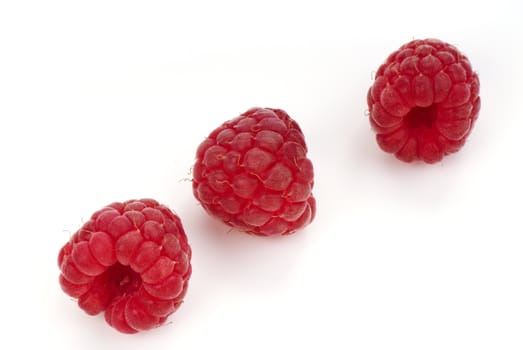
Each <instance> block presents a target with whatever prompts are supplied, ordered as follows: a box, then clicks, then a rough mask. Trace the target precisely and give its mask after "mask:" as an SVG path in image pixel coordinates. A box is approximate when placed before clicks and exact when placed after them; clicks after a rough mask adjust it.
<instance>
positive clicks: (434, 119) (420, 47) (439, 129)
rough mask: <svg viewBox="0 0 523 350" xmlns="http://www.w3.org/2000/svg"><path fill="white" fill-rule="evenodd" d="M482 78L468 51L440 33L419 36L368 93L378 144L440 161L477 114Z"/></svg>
mask: <svg viewBox="0 0 523 350" xmlns="http://www.w3.org/2000/svg"><path fill="white" fill-rule="evenodd" d="M478 94H479V79H478V76H477V75H476V73H475V72H473V71H472V68H471V65H470V62H469V60H468V59H467V57H465V56H464V55H463V54H462V53H460V52H459V51H458V50H457V49H456V48H455V47H454V46H452V45H450V44H447V43H444V42H442V41H439V40H436V39H426V40H414V41H411V42H409V43H407V44H405V45H403V46H402V47H400V49H399V50H397V51H395V52H393V53H392V54H391V55H390V56H389V57H388V58H387V60H386V61H385V63H384V64H382V65H381V67H380V68H379V69H378V72H377V73H376V80H375V81H374V84H373V85H372V87H371V88H370V89H369V92H368V94H367V103H368V105H369V111H370V122H371V125H372V127H373V129H374V130H375V132H376V134H377V135H376V140H377V142H378V145H379V146H380V147H381V149H383V150H384V151H385V152H389V153H394V154H395V155H396V157H397V158H398V159H400V160H403V161H405V162H411V161H413V160H417V159H419V160H422V161H424V162H426V163H435V162H438V161H440V160H441V159H442V158H443V156H445V155H447V154H450V153H453V152H457V151H458V150H459V149H460V148H461V147H462V146H463V144H464V143H465V140H466V138H467V136H468V135H469V134H470V131H471V129H472V126H473V125H474V122H475V121H476V119H477V116H478V112H479V108H480V98H479V96H478Z"/></svg>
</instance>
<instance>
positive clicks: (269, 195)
mask: <svg viewBox="0 0 523 350" xmlns="http://www.w3.org/2000/svg"><path fill="white" fill-rule="evenodd" d="M313 177H314V173H313V166H312V162H311V161H310V159H308V158H307V145H306V143H305V137H304V135H303V133H302V131H301V129H300V127H299V125H298V123H297V122H296V121H295V120H293V119H291V117H289V115H288V114H287V113H286V112H285V111H283V110H281V109H273V108H252V109H250V110H248V111H247V112H245V113H243V114H241V115H240V116H238V117H236V118H234V119H232V120H229V121H227V122H225V123H223V124H222V125H221V126H219V127H218V128H216V129H215V130H214V131H212V132H211V133H210V134H209V136H208V137H207V138H206V139H205V140H204V141H203V142H202V143H201V144H200V146H199V147H198V150H197V152H196V162H195V164H194V167H193V183H192V184H193V193H194V196H195V197H196V199H197V200H198V201H199V202H200V203H201V205H202V207H203V208H204V209H205V210H206V211H207V212H208V213H209V214H210V215H212V216H214V217H217V218H219V219H221V220H222V221H223V222H225V223H226V224H228V225H230V226H232V227H234V228H237V229H239V230H241V231H244V232H247V233H251V234H254V235H260V236H275V235H286V234H290V233H293V232H295V231H296V230H298V229H300V228H302V227H304V226H306V225H307V224H309V223H310V222H311V221H312V220H313V218H314V216H315V212H316V202H315V199H314V197H313V195H312V188H313V185H314V181H313Z"/></svg>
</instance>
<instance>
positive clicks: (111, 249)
mask: <svg viewBox="0 0 523 350" xmlns="http://www.w3.org/2000/svg"><path fill="white" fill-rule="evenodd" d="M190 261H191V248H190V247H189V244H188V242H187V237H186V236H185V232H184V230H183V227H182V223H181V222H180V219H179V218H178V216H176V215H175V214H173V213H172V212H171V211H170V210H169V209H168V208H167V207H165V206H163V205H161V204H158V203H157V202H156V201H154V200H152V199H142V200H130V201H127V202H124V203H113V204H111V205H109V206H107V207H104V208H103V209H101V210H99V211H97V212H96V213H94V214H93V215H92V216H91V218H90V219H89V221H87V222H86V223H85V224H84V225H83V226H82V227H81V228H80V229H79V230H78V231H77V232H76V233H75V234H74V235H73V236H72V237H71V239H70V241H69V242H67V243H66V244H65V245H64V246H63V247H62V249H60V253H59V254H58V265H59V267H60V270H61V274H60V279H59V280H60V286H61V287H62V289H63V291H64V292H65V293H67V294H68V295H70V296H71V297H73V298H77V299H78V305H79V306H80V308H82V309H83V310H84V311H85V312H86V313H88V314H89V315H96V314H98V313H100V312H102V311H105V320H106V321H107V323H109V324H110V325H111V326H112V327H114V328H116V329H117V330H118V331H120V332H123V333H136V332H138V331H143V330H147V329H151V328H154V327H157V326H159V325H161V324H163V323H164V322H165V320H166V319H167V317H168V316H169V315H170V314H172V313H173V312H174V311H176V309H177V308H178V307H179V306H180V304H181V303H182V301H183V298H184V296H185V293H186V291H187V286H188V281H189V277H190V276H191V263H190Z"/></svg>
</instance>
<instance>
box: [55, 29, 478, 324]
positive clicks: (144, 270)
mask: <svg viewBox="0 0 523 350" xmlns="http://www.w3.org/2000/svg"><path fill="white" fill-rule="evenodd" d="M367 103H368V107H369V119H370V124H371V126H372V128H373V130H374V131H375V133H376V140H377V143H378V145H379V147H381V149H383V150H384V151H385V152H388V153H393V154H394V155H395V156H396V157H397V158H398V159H400V160H402V161H405V162H411V161H415V160H420V161H424V162H426V163H434V162H438V161H440V160H441V159H442V158H443V157H444V156H446V155H447V154H450V153H453V152H456V151H458V150H459V149H460V148H461V147H462V146H463V144H464V143H465V140H466V138H467V137H468V135H469V134H470V132H471V130H472V127H473V125H474V122H475V121H476V119H477V116H478V112H479V108H480V98H479V80H478V76H477V74H476V73H474V72H473V70H472V68H471V65H470V62H469V61H468V59H467V58H466V57H465V56H464V55H463V54H462V53H460V52H459V51H458V50H457V49H456V48H455V47H453V46H451V45H449V44H447V43H444V42H442V41H439V40H435V39H428V40H414V41H412V42H410V43H407V44H405V45H403V46H402V47H401V48H400V49H399V50H397V51H395V52H393V53H392V54H391V55H390V56H389V57H388V58H387V59H386V61H385V63H383V64H382V65H381V66H380V67H379V69H378V71H377V73H376V79H375V81H374V83H373V85H372V86H371V87H370V89H369V90H368V95H367ZM313 186H314V170H313V165H312V162H311V160H310V159H309V158H307V145H306V143H305V137H304V135H303V132H302V130H301V129H300V126H299V125H298V123H297V122H296V121H295V120H293V119H292V118H291V117H290V116H289V115H288V114H287V113H286V112H285V111H283V110H281V109H272V108H252V109H250V110H248V111H247V112H245V113H243V114H241V115H240V116H238V117H236V118H234V119H232V120H229V121H227V122H225V123H223V124H222V125H221V126H219V127H218V128H216V129H215V130H214V131H212V132H211V133H210V134H209V135H208V136H207V138H206V139H205V140H204V141H203V142H202V143H201V144H200V146H199V147H198V148H197V151H196V161H195V164H194V167H193V181H192V188H193V194H194V197H195V198H196V199H197V200H198V201H199V202H200V203H201V205H202V207H203V208H204V209H205V211H207V212H208V213H209V214H210V215H211V216H214V217H216V218H218V219H220V220H221V221H223V222H224V223H225V224H227V225H229V226H231V227H233V228H236V229H238V230H240V231H244V232H247V233H250V234H254V235H259V236H275V235H287V234H291V233H293V232H295V231H297V230H299V229H300V228H303V227H305V226H306V225H308V224H309V223H310V222H312V221H313V219H314V217H315V213H316V201H315V199H314V197H313V195H312V190H313ZM58 265H59V268H60V272H61V273H60V278H59V281H60V286H61V287H62V289H63V291H64V292H65V293H66V294H68V295H69V296H71V297H73V298H75V299H78V305H79V307H80V308H81V309H83V310H84V311H85V312H86V313H87V314H89V315H96V314H99V313H102V312H103V313H104V316H105V320H106V321H107V323H108V324H109V325H111V326H112V327H114V328H115V329H117V330H118V331H120V332H123V333H136V332H138V331H144V330H149V329H151V328H155V327H158V326H160V325H161V324H163V323H164V322H165V321H166V319H167V317H168V316H169V315H171V314H172V313H173V312H175V311H176V310H177V309H178V307H179V306H180V305H181V303H182V302H183V299H184V297H185V294H186V292H187V287H188V283H189V278H190V276H191V271H192V270H191V248H190V246H189V243H188V240H187V236H186V234H185V231H184V228H183V226H182V223H181V220H180V218H179V217H178V216H177V215H176V214H174V213H173V212H172V211H171V210H170V209H169V208H167V207H166V206H164V205H162V204H159V203H158V202H156V201H155V200H153V199H141V200H129V201H126V202H123V203H120V202H116V203H112V204H110V205H107V206H105V207H103V208H102V209H100V210H99V211H97V212H95V213H94V214H93V215H92V216H91V218H90V219H89V220H88V221H87V222H86V223H85V224H84V225H83V226H82V227H81V228H80V229H79V230H78V231H77V232H76V233H74V234H73V236H72V237H71V238H70V240H69V241H68V242H67V243H66V244H65V245H64V246H63V247H62V248H61V249H60V252H59V255H58Z"/></svg>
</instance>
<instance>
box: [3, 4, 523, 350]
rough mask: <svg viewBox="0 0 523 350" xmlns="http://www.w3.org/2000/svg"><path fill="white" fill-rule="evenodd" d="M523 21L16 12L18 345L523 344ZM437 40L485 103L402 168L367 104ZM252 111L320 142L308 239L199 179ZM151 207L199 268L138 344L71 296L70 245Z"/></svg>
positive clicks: (488, 7)
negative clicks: (280, 114) (445, 146)
mask: <svg viewBox="0 0 523 350" xmlns="http://www.w3.org/2000/svg"><path fill="white" fill-rule="evenodd" d="M472 4H473V5H472ZM522 14H523V5H522V3H521V1H518V0H513V1H502V0H499V1H495V2H476V3H472V2H471V3H467V2H464V3H461V2H458V1H454V0H453V1H437V2H435V1H433V2H429V3H426V4H425V3H420V2H418V1H354V2H349V1H338V2H336V1H316V2H312V1H310V2H295V3H290V2H285V1H259V2H256V3H255V2H251V1H183V2H182V1H179V2H176V1H164V2H152V1H143V2H139V1H87V2H78V1H65V0H64V1H32V2H31V1H14V0H13V1H9V0H7V1H3V2H2V3H1V4H0V118H1V126H0V150H1V151H0V157H1V163H2V171H1V174H0V177H1V182H0V190H1V197H2V201H1V204H0V210H1V211H0V212H1V215H2V233H3V235H2V237H3V238H2V253H1V255H0V259H1V264H2V271H3V275H2V288H1V289H0V303H1V305H2V307H1V308H2V312H1V313H0V321H1V322H2V324H1V327H2V334H3V336H2V343H3V344H15V345H14V347H15V348H27V346H33V347H36V348H50V349H51V348H52V349H100V350H101V349H126V350H131V349H155V350H160V349H207V348H216V349H231V350H232V349H283V348H292V349H298V348H322V349H380V350H381V349H402V350H406V349H422V350H427V349H438V350H439V349H446V350H451V349H460V350H462V349H475V350H477V349H503V350H511V349H522V348H523V331H522V329H523V316H522V315H523V279H522V277H523V276H522V273H523V253H522V252H523V238H522V234H523V229H522V223H521V208H522V207H521V198H522V197H523V185H522V180H521V179H522V177H523V171H522V170H521V159H522V158H521V151H522V147H523V138H522V137H521V135H522V132H523V121H522V120H523V118H522V116H523V108H522V102H521V101H522V100H521V98H522V96H523V90H522V88H521V86H522V84H521V82H522V80H523V70H522V68H521V67H522V64H521V62H522V60H523V48H522V45H523V44H522V41H521V34H522V24H521V16H522ZM426 37H436V38H440V39H442V40H445V41H448V42H450V43H453V44H455V45H456V46H458V48H460V49H461V50H462V51H463V52H464V53H465V54H466V55H468V57H469V58H470V60H471V62H472V64H473V67H474V69H475V70H476V71H477V72H478V73H479V76H480V80H481V97H482V102H483V104H482V110H481V112H480V117H479V120H478V122H477V124H476V127H475V129H474V131H473V133H472V135H471V137H470V138H469V141H468V142H467V144H466V146H465V147H464V148H463V149H462V150H461V151H460V152H459V153H458V154H456V155H453V156H450V157H447V158H445V159H444V161H443V162H441V163H439V164H437V165H432V166H428V165H420V164H416V165H408V164H404V163H401V162H399V161H397V160H395V159H394V158H393V157H392V156H390V155H387V154H385V153H383V152H382V151H380V150H379V149H378V147H377V145H376V143H375V141H374V136H373V134H372V132H371V131H370V127H369V124H368V121H367V118H366V117H365V109H366V100H365V96H366V92H367V89H368V87H369V86H370V84H371V83H372V80H371V76H372V72H373V71H374V70H376V69H377V68H378V66H379V65H380V64H381V63H382V62H383V60H384V59H385V58H386V57H387V55H388V54H389V53H390V52H392V51H393V50H395V49H397V48H398V47H399V46H400V45H401V44H403V43H405V42H407V41H409V40H411V39H412V38H426ZM252 106H265V107H278V108H283V109H285V110H286V111H287V112H288V113H289V114H290V115H291V116H292V117H293V118H295V119H296V120H297V121H298V122H299V123H300V125H301V127H302V129H303V131H304V132H305V135H306V139H307V142H308V145H309V149H310V151H309V156H310V158H311V159H312V161H313V163H314V166H315V172H316V176H315V180H316V183H315V188H314V194H315V196H316V198H317V201H318V213H317V218H316V220H315V221H314V223H313V224H311V225H310V226H309V227H307V228H306V229H305V230H303V231H301V232H299V233H297V234H295V235H294V236H290V237H286V238H280V239H263V238H257V237H251V236H247V235H243V234H240V233H238V232H231V233H228V228H227V227H225V226H223V225H221V224H219V223H218V222H216V221H213V220H212V219H210V218H209V217H208V216H206V214H205V213H204V212H203V210H202V209H201V207H199V206H198V205H197V203H196V201H195V200H194V198H193V197H192V193H191V183H190V181H185V180H186V179H188V178H190V175H189V171H190V168H191V166H192V163H193V159H194V152H195V150H196V147H197V146H198V144H199V142H201V141H202V140H203V138H204V137H205V136H206V135H207V134H208V133H209V132H210V131H211V130H212V129H214V128H215V127H217V126H218V125H219V124H221V123H222V122H223V121H225V120H227V119H230V118H233V117H235V116H237V115H238V114H239V113H240V112H244V111H245V110H247V109H248V108H250V107H252ZM139 197H153V198H156V199H157V200H159V201H160V202H163V203H165V204H167V205H168V206H169V207H171V208H172V209H174V210H175V211H176V212H177V213H178V214H179V215H180V216H181V218H182V221H183V223H184V226H185V229H186V232H187V234H188V236H189V240H190V243H191V245H192V248H193V254H194V255H193V261H192V263H193V271H194V274H193V277H192V280H191V285H190V289H189V293H188V295H187V297H186V300H185V303H184V305H183V306H182V308H181V309H180V310H179V311H178V312H177V313H175V314H174V315H173V316H171V318H170V322H169V324H167V325H165V326H163V327H161V328H159V329H156V330H153V331H150V332H146V333H142V334H138V335H133V336H126V335H121V334H119V333H117V332H116V331H114V330H113V329H111V328H109V327H108V326H107V325H106V324H105V322H104V321H103V317H101V316H100V317H90V316H87V315H85V314H83V313H82V311H81V310H80V309H79V308H78V307H77V306H76V304H75V303H74V301H72V300H71V299H70V298H69V297H67V296H66V295H65V294H64V293H62V291H61V290H60V288H59V286H58V282H57V278H58V267H57V266H56V255H57V253H58V250H59V248H60V247H61V246H62V245H63V244H64V243H65V242H66V241H67V240H68V238H69V236H70V234H71V233H72V232H74V231H75V230H76V229H77V228H78V227H79V226H80V225H81V224H82V222H83V221H84V220H86V219H87V218H88V217H89V216H90V215H91V213H92V212H93V211H95V210H97V209H99V208H100V207H101V206H103V205H105V204H108V203H110V202H112V201H118V200H120V201H122V200H126V199H131V198H139ZM13 342H14V343H13ZM9 346H11V345H9Z"/></svg>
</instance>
